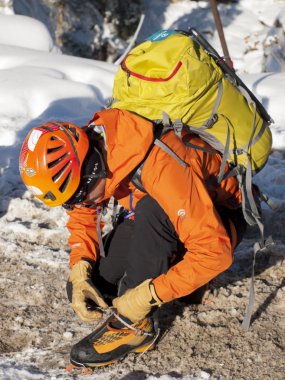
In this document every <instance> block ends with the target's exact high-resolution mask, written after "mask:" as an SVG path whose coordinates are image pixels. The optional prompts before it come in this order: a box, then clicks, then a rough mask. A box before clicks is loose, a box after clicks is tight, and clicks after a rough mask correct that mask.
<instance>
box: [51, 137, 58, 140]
mask: <svg viewBox="0 0 285 380" xmlns="http://www.w3.org/2000/svg"><path fill="white" fill-rule="evenodd" d="M50 139H51V140H59V138H58V137H56V136H51V138H50Z"/></svg>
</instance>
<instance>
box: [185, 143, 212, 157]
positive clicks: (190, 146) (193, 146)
mask: <svg viewBox="0 0 285 380" xmlns="http://www.w3.org/2000/svg"><path fill="white" fill-rule="evenodd" d="M183 143H184V145H186V146H188V147H189V148H194V149H197V150H201V151H202V152H205V153H209V154H215V153H217V152H216V151H214V150H211V149H208V148H204V147H202V146H199V145H195V144H191V143H190V142H188V141H183Z"/></svg>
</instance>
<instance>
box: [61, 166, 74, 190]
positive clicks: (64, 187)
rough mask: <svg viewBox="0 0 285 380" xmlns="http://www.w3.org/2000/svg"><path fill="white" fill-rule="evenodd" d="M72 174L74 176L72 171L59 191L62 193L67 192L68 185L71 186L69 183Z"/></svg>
mask: <svg viewBox="0 0 285 380" xmlns="http://www.w3.org/2000/svg"><path fill="white" fill-rule="evenodd" d="M71 174H72V171H71V170H70V171H69V173H68V176H67V177H66V178H65V180H64V181H63V184H62V185H61V186H60V188H59V189H58V190H59V191H60V192H61V193H63V192H64V191H65V189H66V188H67V186H68V184H69V181H70V179H71Z"/></svg>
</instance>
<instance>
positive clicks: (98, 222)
mask: <svg viewBox="0 0 285 380" xmlns="http://www.w3.org/2000/svg"><path fill="white" fill-rule="evenodd" d="M102 216H103V213H102V212H100V214H98V217H97V223H96V232H97V236H98V244H99V250H100V256H101V257H105V250H104V244H103V239H102V234H101V228H100V222H101V219H102Z"/></svg>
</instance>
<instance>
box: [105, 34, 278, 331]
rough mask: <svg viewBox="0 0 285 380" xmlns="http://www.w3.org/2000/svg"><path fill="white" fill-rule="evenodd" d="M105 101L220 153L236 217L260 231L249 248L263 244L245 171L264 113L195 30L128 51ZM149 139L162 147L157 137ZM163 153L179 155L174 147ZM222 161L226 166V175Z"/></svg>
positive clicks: (256, 158)
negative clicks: (234, 186) (233, 181)
mask: <svg viewBox="0 0 285 380" xmlns="http://www.w3.org/2000/svg"><path fill="white" fill-rule="evenodd" d="M111 107H112V108H120V109H125V110H128V111H132V112H135V113H136V114H138V115H141V116H142V117H145V118H147V119H150V120H152V121H153V122H154V123H157V124H160V125H161V124H163V125H164V128H165V129H166V130H167V129H169V128H173V129H174V130H175V132H176V134H177V135H178V136H180V137H181V133H182V132H183V131H185V130H186V131H190V132H192V133H196V134H197V135H199V136H200V137H201V138H202V139H204V140H205V141H206V142H207V143H209V144H210V145H211V146H212V147H213V148H215V149H216V150H217V151H219V152H220V153H222V155H223V161H222V164H221V170H220V175H219V181H221V180H222V179H223V178H226V177H229V176H232V175H235V176H236V177H237V179H238V181H239V183H240V188H241V190H242V208H243V214H244V217H245V219H246V221H247V222H248V224H250V225H256V224H257V225H258V227H259V229H260V232H261V240H260V242H259V243H256V245H255V254H256V252H257V251H259V250H261V249H264V248H265V247H266V246H267V243H268V244H269V243H270V241H265V239H264V234H263V223H262V219H261V213H260V209H259V207H258V206H257V205H256V202H255V198H254V196H253V192H252V175H254V174H255V173H257V172H258V171H260V170H261V169H262V168H263V166H264V165H265V164H266V162H267V160H268V157H269V154H270V152H271V147H272V136H271V131H270V128H269V125H270V124H271V123H272V119H271V117H270V116H269V115H268V113H267V112H266V110H265V109H264V107H263V106H262V104H261V103H260V102H259V101H258V99H257V98H256V97H255V96H254V94H253V93H252V92H251V91H250V90H249V89H248V88H247V87H246V85H245V84H244V83H243V82H242V81H241V79H240V78H239V77H238V76H237V75H236V74H235V72H234V71H233V70H232V69H231V68H230V67H229V66H228V65H227V64H226V63H225V61H224V59H223V58H222V57H220V56H219V54H218V53H217V52H216V50H215V49H213V47H212V46H211V45H210V44H209V43H208V42H207V41H206V40H205V39H204V37H203V36H202V35H201V34H200V33H199V32H198V31H197V30H196V29H194V28H191V29H190V30H189V32H185V31H175V30H162V31H159V32H157V33H155V34H153V35H152V36H150V37H149V38H148V39H147V40H145V41H144V42H143V43H141V44H140V45H138V46H136V47H135V48H134V49H132V50H131V52H130V53H129V54H128V55H127V56H126V58H125V59H124V60H123V62H122V64H121V67H120V68H119V70H118V72H117V74H116V77H115V82H114V88H113V102H112V105H111ZM154 143H156V144H157V145H159V146H160V147H161V148H162V149H165V150H166V151H167V146H163V144H162V142H161V141H160V140H159V139H156V140H155V141H154ZM197 149H199V148H198V147H197ZM168 153H169V154H171V155H173V156H174V158H176V159H177V160H178V161H179V157H177V156H176V155H175V153H173V152H171V151H169V152H168ZM181 161H182V160H180V162H181ZM226 162H228V163H229V168H230V170H229V171H228V172H227V173H225V168H226ZM181 163H182V164H183V162H181ZM141 170H142V167H139V168H138V170H137V172H136V173H135V175H136V176H134V183H135V184H136V185H137V187H140V182H139V179H138V178H139V176H140V174H141ZM260 195H261V199H262V200H267V199H266V198H267V197H266V196H264V194H262V193H261V192H260ZM252 288H253V281H252ZM251 298H253V297H252V294H251ZM252 307H253V301H251V302H250V304H249V306H248V312H247V317H246V318H245V320H244V324H243V325H244V327H245V328H247V329H248V327H249V323H250V314H251V311H252Z"/></svg>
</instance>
